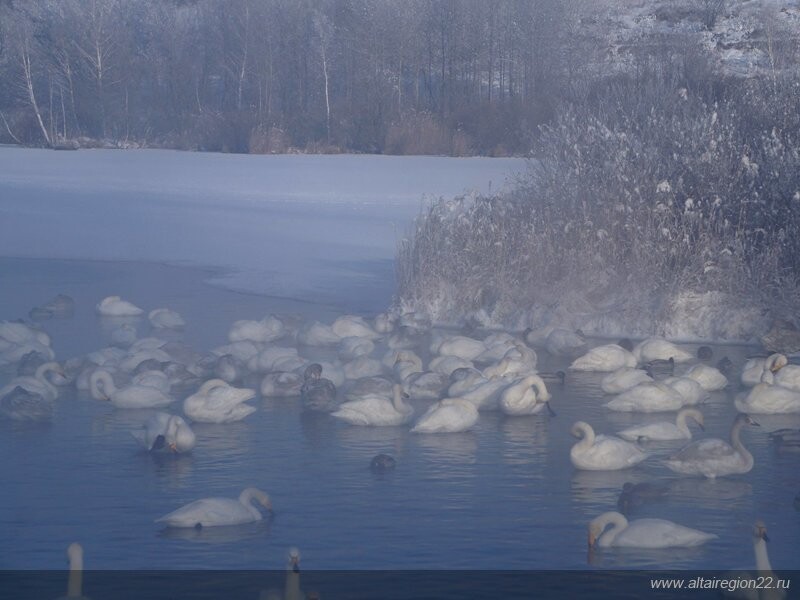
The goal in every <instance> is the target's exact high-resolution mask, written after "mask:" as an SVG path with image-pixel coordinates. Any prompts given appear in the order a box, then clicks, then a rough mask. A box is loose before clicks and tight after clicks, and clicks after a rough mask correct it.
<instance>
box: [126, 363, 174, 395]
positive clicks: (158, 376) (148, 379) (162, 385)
mask: <svg viewBox="0 0 800 600" xmlns="http://www.w3.org/2000/svg"><path fill="white" fill-rule="evenodd" d="M131 384H133V385H147V386H150V387H154V388H156V389H158V390H161V391H162V392H164V393H165V394H169V392H170V388H171V387H172V384H171V383H170V380H169V377H168V376H167V374H166V373H164V372H162V371H156V370H154V369H148V370H146V371H142V372H140V373H137V374H136V375H134V376H133V378H132V379H131Z"/></svg>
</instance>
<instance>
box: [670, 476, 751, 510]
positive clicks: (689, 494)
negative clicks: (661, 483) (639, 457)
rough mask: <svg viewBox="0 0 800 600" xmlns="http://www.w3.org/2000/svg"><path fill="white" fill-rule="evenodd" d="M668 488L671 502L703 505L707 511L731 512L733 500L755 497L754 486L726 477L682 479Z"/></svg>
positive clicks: (673, 482)
mask: <svg viewBox="0 0 800 600" xmlns="http://www.w3.org/2000/svg"><path fill="white" fill-rule="evenodd" d="M668 487H669V492H668V495H669V498H670V500H676V501H683V502H686V503H689V504H692V505H697V504H702V506H703V507H704V508H706V509H713V508H716V509H719V510H729V509H730V508H731V501H732V500H745V499H748V498H749V497H750V496H752V495H753V486H751V485H750V484H749V483H747V482H746V481H742V480H739V479H730V478H725V477H717V478H715V479H706V478H705V477H681V478H678V479H673V480H672V481H671V482H670V483H669V484H668ZM737 504H738V503H737ZM741 504H742V505H744V504H745V503H744V502H742V503H741Z"/></svg>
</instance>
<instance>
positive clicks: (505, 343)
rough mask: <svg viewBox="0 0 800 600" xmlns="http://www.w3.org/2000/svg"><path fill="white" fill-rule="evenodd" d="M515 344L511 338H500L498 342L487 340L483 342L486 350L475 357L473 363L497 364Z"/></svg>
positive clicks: (494, 339) (493, 339) (496, 340)
mask: <svg viewBox="0 0 800 600" xmlns="http://www.w3.org/2000/svg"><path fill="white" fill-rule="evenodd" d="M517 343H518V342H517V341H516V340H515V339H514V338H511V337H509V338H502V339H499V340H498V339H496V338H492V340H491V341H490V339H489V338H487V339H485V340H483V344H484V346H486V350H484V351H483V352H482V353H481V354H480V355H479V356H476V357H475V362H476V363H481V364H485V363H494V362H497V361H499V360H501V359H502V358H503V357H504V356H505V355H506V353H507V352H508V351H509V350H511V348H513V347H514V346H515V345H516V344H517Z"/></svg>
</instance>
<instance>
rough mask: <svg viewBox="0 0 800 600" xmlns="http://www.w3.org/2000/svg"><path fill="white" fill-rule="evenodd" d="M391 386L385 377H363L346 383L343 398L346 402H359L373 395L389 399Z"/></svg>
mask: <svg viewBox="0 0 800 600" xmlns="http://www.w3.org/2000/svg"><path fill="white" fill-rule="evenodd" d="M393 386H394V384H393V383H392V382H391V381H389V380H388V379H386V378H385V377H364V378H362V379H356V380H355V381H351V382H348V385H347V390H346V391H345V392H344V397H345V398H346V399H347V400H360V399H361V398H366V397H368V396H373V395H378V396H387V397H391V395H392V389H393Z"/></svg>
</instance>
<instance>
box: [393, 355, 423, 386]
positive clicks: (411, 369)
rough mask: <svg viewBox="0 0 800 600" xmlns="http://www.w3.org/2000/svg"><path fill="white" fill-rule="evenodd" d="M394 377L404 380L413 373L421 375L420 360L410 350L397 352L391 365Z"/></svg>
mask: <svg viewBox="0 0 800 600" xmlns="http://www.w3.org/2000/svg"><path fill="white" fill-rule="evenodd" d="M392 370H393V371H394V376H395V377H396V378H397V379H398V380H399V381H403V380H405V379H406V378H407V377H408V376H409V375H412V374H413V373H422V372H423V371H424V369H423V368H422V359H421V358H420V357H419V356H417V354H416V353H415V352H412V351H410V350H401V351H400V352H397V356H396V358H395V361H394V364H393V365H392Z"/></svg>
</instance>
